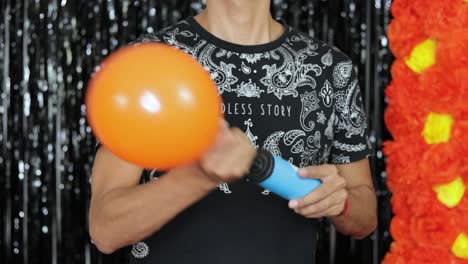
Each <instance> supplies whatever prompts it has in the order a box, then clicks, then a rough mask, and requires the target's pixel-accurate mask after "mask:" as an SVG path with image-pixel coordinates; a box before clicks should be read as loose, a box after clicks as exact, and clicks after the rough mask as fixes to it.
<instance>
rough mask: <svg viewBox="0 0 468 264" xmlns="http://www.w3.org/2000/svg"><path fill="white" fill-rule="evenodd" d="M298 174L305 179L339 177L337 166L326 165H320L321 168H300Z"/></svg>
mask: <svg viewBox="0 0 468 264" xmlns="http://www.w3.org/2000/svg"><path fill="white" fill-rule="evenodd" d="M298 174H299V176H301V177H305V178H316V179H322V178H325V177H327V176H331V175H337V174H338V169H337V168H336V166H335V165H331V164H324V165H319V166H308V167H304V168H300V169H299V170H298Z"/></svg>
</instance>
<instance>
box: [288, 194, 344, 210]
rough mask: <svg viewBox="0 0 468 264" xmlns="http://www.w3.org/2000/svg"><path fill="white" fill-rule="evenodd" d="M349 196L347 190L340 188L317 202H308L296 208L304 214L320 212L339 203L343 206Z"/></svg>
mask: <svg viewBox="0 0 468 264" xmlns="http://www.w3.org/2000/svg"><path fill="white" fill-rule="evenodd" d="M347 197H348V192H347V191H346V190H344V189H343V190H338V191H337V192H334V193H333V194H332V195H330V196H328V197H326V198H325V199H322V200H320V201H318V202H317V203H313V204H307V205H306V206H303V207H297V208H296V210H297V211H298V212H300V213H301V214H303V215H308V214H316V213H318V212H322V211H326V210H327V209H328V208H330V207H333V206H336V205H339V206H343V205H344V203H345V201H346V199H347Z"/></svg>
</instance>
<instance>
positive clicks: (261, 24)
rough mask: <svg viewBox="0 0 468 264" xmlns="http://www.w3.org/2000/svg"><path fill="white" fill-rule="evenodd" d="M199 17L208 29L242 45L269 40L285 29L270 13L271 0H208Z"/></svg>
mask: <svg viewBox="0 0 468 264" xmlns="http://www.w3.org/2000/svg"><path fill="white" fill-rule="evenodd" d="M195 20H197V22H198V23H199V24H200V25H201V26H203V27H204V28H205V29H206V30H207V31H209V32H210V33H211V34H213V35H215V36H216V37H218V38H220V39H222V40H225V41H227V42H231V43H235V44H240V45H259V44H265V43H269V42H271V41H273V40H275V39H277V38H278V37H280V36H281V34H282V33H283V31H284V28H283V26H282V25H281V24H280V23H278V22H276V21H275V20H274V19H273V18H272V17H271V14H270V0H207V5H206V8H205V10H203V11H202V12H201V13H200V14H198V15H197V16H195Z"/></svg>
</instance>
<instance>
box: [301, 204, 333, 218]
mask: <svg viewBox="0 0 468 264" xmlns="http://www.w3.org/2000/svg"><path fill="white" fill-rule="evenodd" d="M341 212H342V209H340V206H339V205H337V206H333V207H330V208H329V209H328V210H326V211H322V212H318V213H315V214H308V215H303V216H305V217H307V218H320V217H330V216H337V215H339V214H340V213H341Z"/></svg>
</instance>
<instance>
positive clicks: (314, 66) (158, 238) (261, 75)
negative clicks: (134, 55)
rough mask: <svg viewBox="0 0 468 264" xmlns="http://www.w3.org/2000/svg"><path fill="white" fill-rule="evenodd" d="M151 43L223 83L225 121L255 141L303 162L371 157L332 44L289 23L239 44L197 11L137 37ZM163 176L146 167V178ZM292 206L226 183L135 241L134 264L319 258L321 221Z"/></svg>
mask: <svg viewBox="0 0 468 264" xmlns="http://www.w3.org/2000/svg"><path fill="white" fill-rule="evenodd" d="M148 41H158V42H163V43H166V44H168V45H171V46H174V47H176V48H178V49H180V50H182V51H184V52H186V53H188V54H190V55H191V56H193V57H194V58H195V59H196V60H197V61H199V62H200V63H201V64H202V65H203V66H204V68H205V69H206V70H207V71H209V72H210V74H211V77H212V79H213V80H214V81H215V83H216V85H217V87H218V90H219V93H220V95H221V96H222V99H223V104H222V110H223V112H224V115H225V118H226V120H227V121H228V122H229V123H230V125H231V126H236V127H239V128H240V129H242V130H243V131H244V132H245V134H246V135H247V136H248V138H249V139H250V140H251V142H252V144H253V145H254V146H255V147H257V148H263V149H267V150H269V151H270V152H272V153H273V154H275V155H279V156H281V157H283V158H284V159H285V160H287V161H289V162H291V163H293V164H294V165H296V166H299V167H304V166H309V165H318V164H325V163H334V164H338V163H350V162H353V161H357V160H361V159H363V158H366V157H367V156H368V155H369V154H370V147H369V143H368V140H367V126H366V118H365V113H364V110H363V107H362V99H361V95H360V90H359V85H358V81H357V78H356V75H355V72H354V70H353V66H352V62H351V60H350V59H349V58H348V57H347V56H346V55H344V54H343V53H341V52H340V51H338V50H336V49H335V48H334V47H332V46H329V45H327V44H326V43H324V42H321V41H319V40H316V39H314V38H311V37H310V36H308V35H306V34H304V33H301V32H298V31H296V30H295V29H292V28H290V27H287V26H285V32H284V33H283V34H282V36H281V37H279V38H278V39H276V40H274V41H273V42H270V43H267V44H262V45H253V46H243V45H237V44H233V43H229V42H226V41H224V40H221V39H219V38H217V37H215V36H214V35H212V34H210V33H209V32H208V31H206V30H205V29H204V28H203V27H202V26H201V25H199V24H198V23H197V22H196V21H195V20H194V19H193V18H191V17H190V18H187V19H185V20H183V21H181V22H179V23H177V24H175V25H173V26H170V27H168V28H166V29H164V30H162V31H160V32H158V33H156V34H151V35H146V36H144V37H143V38H140V39H139V40H138V42H148ZM181 74H183V72H181ZM155 136H157V135H155ZM161 175H162V173H161V172H157V171H145V172H144V175H143V179H144V180H145V181H149V180H154V179H157V178H158V177H161ZM162 177H164V176H162ZM148 202H149V203H150V202H151V201H148ZM287 203H288V201H286V200H283V199H281V198H279V197H277V196H276V195H274V194H273V193H270V192H269V191H268V190H265V189H262V188H261V187H259V186H256V185H252V184H249V183H246V182H237V183H233V184H226V183H221V184H220V185H219V189H218V190H216V191H213V192H212V193H211V194H209V195H208V196H206V197H205V198H204V199H202V200H201V201H199V202H198V203H196V204H195V205H193V206H192V207H190V208H188V209H187V210H185V211H183V212H181V213H180V214H179V215H178V216H177V217H176V218H174V219H173V220H172V221H170V222H169V223H168V224H166V225H165V226H164V227H163V228H162V229H161V230H159V231H158V232H155V233H154V234H153V235H151V236H149V237H148V238H146V239H145V240H143V241H141V242H138V243H136V244H135V245H133V246H132V247H131V248H130V252H129V253H130V259H131V261H130V263H152V264H169V263H171V264H172V263H177V264H185V263H204V264H221V263H223V264H239V263H245V264H247V263H255V264H259V263H268V264H276V263H277V264H280V263H281V264H284V263H294V264H300V263H304V264H306V263H307V264H311V263H315V248H316V243H317V228H318V225H317V221H316V220H313V219H306V218H304V217H302V216H299V215H297V214H295V213H294V211H292V210H291V209H289V208H288V205H287ZM154 213H155V214H157V213H158V212H154ZM139 221H141V220H139Z"/></svg>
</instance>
